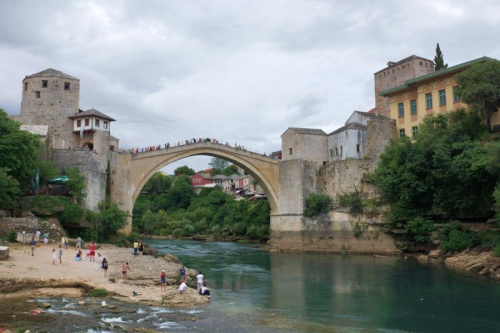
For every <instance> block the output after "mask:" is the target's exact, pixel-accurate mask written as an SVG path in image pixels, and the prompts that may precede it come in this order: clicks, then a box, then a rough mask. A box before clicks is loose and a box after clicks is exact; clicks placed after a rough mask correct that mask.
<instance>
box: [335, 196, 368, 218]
mask: <svg viewBox="0 0 500 333" xmlns="http://www.w3.org/2000/svg"><path fill="white" fill-rule="evenodd" d="M338 200H339V206H340V207H349V212H350V213H351V214H362V213H363V202H362V200H361V196H360V194H359V192H353V193H346V194H341V195H339V196H338Z"/></svg>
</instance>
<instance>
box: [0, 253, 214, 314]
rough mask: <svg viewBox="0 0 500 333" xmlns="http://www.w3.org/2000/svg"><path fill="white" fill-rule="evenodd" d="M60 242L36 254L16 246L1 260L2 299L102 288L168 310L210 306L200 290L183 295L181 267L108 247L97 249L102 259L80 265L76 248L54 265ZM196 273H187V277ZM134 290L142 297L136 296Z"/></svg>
mask: <svg viewBox="0 0 500 333" xmlns="http://www.w3.org/2000/svg"><path fill="white" fill-rule="evenodd" d="M53 248H55V249H56V252H57V250H58V244H49V245H48V246H45V245H43V244H41V245H38V246H37V247H36V250H35V255H34V256H32V255H31V249H30V247H29V245H23V244H17V243H15V244H11V247H10V256H9V258H8V259H7V260H2V261H0V285H1V286H0V299H8V298H12V297H25V296H34V297H37V296H56V297H57V296H66V297H79V296H83V295H84V294H85V292H86V291H88V290H92V289H96V288H103V289H106V290H108V291H109V292H110V293H111V294H112V295H113V297H115V298H118V299H120V300H123V301H130V302H141V303H144V304H151V305H160V306H166V307H189V306H197V305H201V304H206V303H208V302H209V301H210V300H209V299H208V298H207V297H203V296H200V295H198V293H197V291H196V289H192V288H188V290H187V291H186V292H185V293H183V294H180V293H179V291H178V285H176V284H175V280H176V279H177V277H178V275H179V269H180V267H181V264H179V263H174V262H169V261H167V260H166V259H163V258H154V257H152V256H142V257H140V256H137V257H134V256H133V250H132V249H128V248H118V247H115V246H111V245H104V246H102V247H101V248H99V249H98V250H97V252H99V253H101V255H102V256H101V257H97V255H96V258H95V261H94V262H91V261H89V260H88V259H86V258H85V256H86V252H85V250H82V252H83V258H82V261H80V262H77V261H75V255H76V252H77V251H76V250H75V248H68V249H67V250H66V249H63V256H62V259H63V263H62V265H59V260H58V259H56V264H55V265H53V264H52V249H53ZM102 258H106V259H107V261H108V263H109V269H108V273H107V277H104V274H103V271H102V270H101V269H100V266H101V261H102ZM127 261H128V262H129V265H130V269H131V270H130V271H129V274H128V276H129V277H128V282H126V283H125V282H124V281H123V277H122V276H123V275H122V265H123V264H124V263H125V262H127ZM161 270H165V272H166V274H167V284H168V285H167V288H166V291H164V292H162V291H161V289H160V273H161ZM193 274H196V271H194V270H189V269H188V275H193ZM133 292H136V293H137V294H138V295H137V296H133Z"/></svg>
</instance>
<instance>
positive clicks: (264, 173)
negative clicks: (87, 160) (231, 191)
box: [110, 142, 279, 234]
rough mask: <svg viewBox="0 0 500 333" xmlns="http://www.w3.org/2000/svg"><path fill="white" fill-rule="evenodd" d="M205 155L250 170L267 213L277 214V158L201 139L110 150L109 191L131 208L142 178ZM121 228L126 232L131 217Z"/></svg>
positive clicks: (129, 209)
mask: <svg viewBox="0 0 500 333" xmlns="http://www.w3.org/2000/svg"><path fill="white" fill-rule="evenodd" d="M196 155H208V156H213V157H219V158H222V159H224V160H227V161H230V162H232V163H234V164H236V165H238V166H239V167H241V168H243V169H244V170H245V171H247V172H248V173H250V174H251V175H252V177H254V179H255V180H257V181H258V182H259V184H260V185H261V186H262V188H263V189H264V191H265V193H266V195H267V198H268V200H269V204H270V206H271V216H273V215H276V214H278V210H279V209H278V206H279V167H278V160H276V159H274V158H271V157H268V156H264V155H261V154H257V153H253V152H249V151H246V150H242V149H239V148H234V147H231V146H228V145H223V144H218V143H211V142H203V143H194V144H190V145H183V146H177V147H170V148H168V149H160V150H153V151H149V152H143V153H139V154H125V153H118V154H114V158H112V161H111V172H110V194H111V197H112V198H113V200H114V201H115V202H118V203H119V204H120V208H121V209H122V210H125V211H129V212H130V213H131V212H132V210H133V208H134V203H135V201H136V199H137V197H138V196H139V193H140V192H141V189H142V188H143V187H144V185H145V184H146V182H147V181H148V180H149V179H150V178H151V177H152V176H153V175H154V174H155V173H156V172H157V171H159V170H160V169H162V168H163V167H165V166H167V165H168V164H170V163H173V162H175V161H177V160H180V159H183V158H186V157H190V156H196ZM127 222H128V223H127V226H126V227H125V229H124V230H123V231H124V232H125V233H127V234H128V233H130V232H131V230H132V217H131V216H130V217H129V218H128V221H127Z"/></svg>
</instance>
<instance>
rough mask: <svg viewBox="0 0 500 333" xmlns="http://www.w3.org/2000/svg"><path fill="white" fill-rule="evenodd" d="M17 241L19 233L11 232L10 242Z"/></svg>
mask: <svg viewBox="0 0 500 333" xmlns="http://www.w3.org/2000/svg"><path fill="white" fill-rule="evenodd" d="M15 241H17V232H15V231H14V230H11V231H9V242H15Z"/></svg>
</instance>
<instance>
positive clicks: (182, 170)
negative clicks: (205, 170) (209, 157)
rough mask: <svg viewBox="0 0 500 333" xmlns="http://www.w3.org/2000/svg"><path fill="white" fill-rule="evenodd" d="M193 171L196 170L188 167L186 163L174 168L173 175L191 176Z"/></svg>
mask: <svg viewBox="0 0 500 333" xmlns="http://www.w3.org/2000/svg"><path fill="white" fill-rule="evenodd" d="M195 173H196V172H194V170H193V169H191V168H190V167H188V166H187V165H183V166H181V167H178V168H177V169H175V170H174V175H175V176H192V175H194V174H195Z"/></svg>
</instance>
